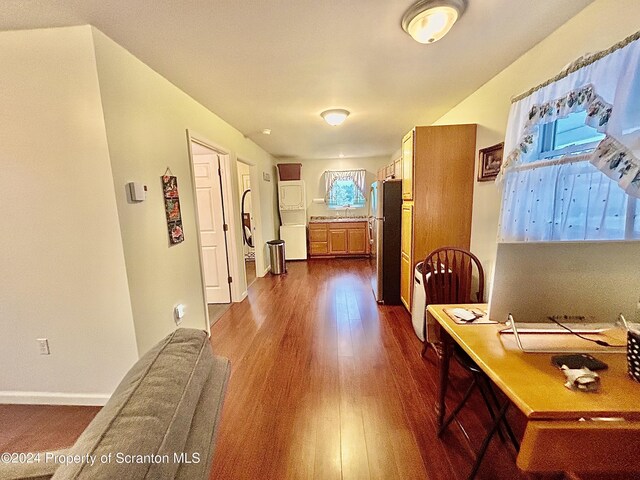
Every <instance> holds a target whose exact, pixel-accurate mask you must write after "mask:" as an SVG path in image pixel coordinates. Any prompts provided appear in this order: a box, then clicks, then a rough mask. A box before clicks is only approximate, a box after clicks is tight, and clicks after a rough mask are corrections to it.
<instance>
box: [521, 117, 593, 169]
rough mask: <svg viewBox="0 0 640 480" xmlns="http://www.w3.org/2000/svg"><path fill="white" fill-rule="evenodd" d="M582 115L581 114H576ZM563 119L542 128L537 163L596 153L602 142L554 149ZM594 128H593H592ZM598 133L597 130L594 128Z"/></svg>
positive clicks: (546, 124)
mask: <svg viewBox="0 0 640 480" xmlns="http://www.w3.org/2000/svg"><path fill="white" fill-rule="evenodd" d="M576 113H581V112H576ZM559 120H562V119H557V120H554V121H553V122H549V123H545V124H544V125H541V127H540V134H539V137H538V138H539V139H540V141H539V142H538V152H537V153H538V155H537V159H536V160H533V161H534V162H536V161H544V160H551V159H554V158H562V157H564V156H567V155H576V154H580V153H589V152H592V151H594V150H595V149H596V148H597V147H598V145H599V144H600V142H601V141H602V140H595V141H593V142H589V143H581V144H576V145H569V146H568V147H564V148H558V149H556V148H554V143H555V140H556V131H557V127H558V121H559ZM591 128H593V127H591ZM593 130H595V131H596V132H597V131H598V130H597V129H595V128H593Z"/></svg>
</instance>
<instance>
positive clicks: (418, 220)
mask: <svg viewBox="0 0 640 480" xmlns="http://www.w3.org/2000/svg"><path fill="white" fill-rule="evenodd" d="M475 150H476V125H443V126H433V127H415V128H414V129H413V130H411V131H410V132H409V133H407V135H405V136H404V138H403V139H402V200H403V203H402V258H401V280H400V297H401V299H402V303H403V304H404V305H405V307H407V309H408V310H411V300H412V296H413V271H414V268H415V266H416V264H417V263H418V262H421V261H423V260H424V258H425V257H426V256H427V254H428V253H429V252H431V251H433V250H435V249H436V248H439V247H445V246H455V247H462V248H466V249H469V245H470V242H471V210H472V205H473V182H474V178H475V168H474V165H475Z"/></svg>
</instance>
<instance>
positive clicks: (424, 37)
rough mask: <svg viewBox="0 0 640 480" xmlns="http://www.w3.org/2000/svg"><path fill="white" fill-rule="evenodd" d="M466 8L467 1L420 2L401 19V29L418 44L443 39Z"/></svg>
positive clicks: (428, 0) (410, 8)
mask: <svg viewBox="0 0 640 480" xmlns="http://www.w3.org/2000/svg"><path fill="white" fill-rule="evenodd" d="M466 8H467V0H420V1H418V2H417V3H415V4H413V5H412V6H411V7H409V10H407V11H406V12H405V14H404V16H403V17H402V29H403V30H404V31H405V32H407V33H408V34H409V35H411V37H412V38H413V39H414V40H415V41H416V42H420V43H433V42H437V41H438V40H440V39H441V38H442V37H444V36H445V35H446V34H447V33H448V32H449V30H451V27H453V24H454V23H456V21H457V20H458V19H459V18H460V17H461V16H462V14H463V13H464V11H465V10H466Z"/></svg>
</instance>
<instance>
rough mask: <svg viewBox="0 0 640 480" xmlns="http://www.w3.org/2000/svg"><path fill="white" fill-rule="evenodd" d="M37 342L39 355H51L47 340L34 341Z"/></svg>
mask: <svg viewBox="0 0 640 480" xmlns="http://www.w3.org/2000/svg"><path fill="white" fill-rule="evenodd" d="M36 341H37V342H38V348H39V349H40V355H51V351H50V350H49V339H47V338H38V339H36Z"/></svg>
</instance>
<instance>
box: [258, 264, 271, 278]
mask: <svg viewBox="0 0 640 480" xmlns="http://www.w3.org/2000/svg"><path fill="white" fill-rule="evenodd" d="M270 271H271V265H269V266H268V267H267V268H265V269H264V272H262V275H260V276H261V277H264V276H265V275H266V274H267V273H269V272H270Z"/></svg>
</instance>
